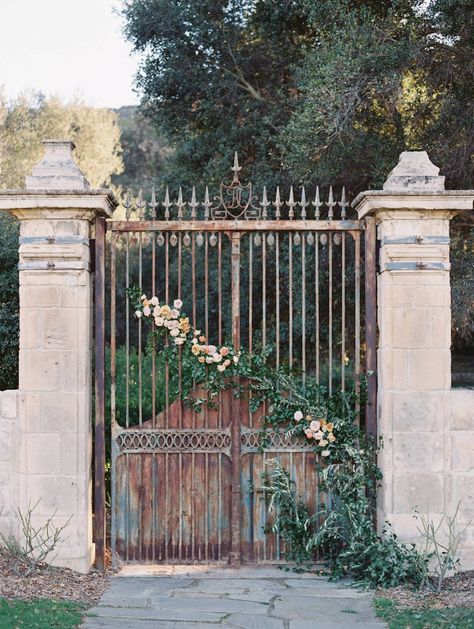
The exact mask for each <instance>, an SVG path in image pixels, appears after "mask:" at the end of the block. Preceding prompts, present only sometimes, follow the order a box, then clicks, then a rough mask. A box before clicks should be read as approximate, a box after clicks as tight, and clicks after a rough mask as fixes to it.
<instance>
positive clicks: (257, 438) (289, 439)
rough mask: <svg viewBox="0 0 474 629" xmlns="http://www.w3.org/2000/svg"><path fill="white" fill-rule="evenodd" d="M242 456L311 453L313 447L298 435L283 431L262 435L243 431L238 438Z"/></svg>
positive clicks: (259, 432)
mask: <svg viewBox="0 0 474 629" xmlns="http://www.w3.org/2000/svg"><path fill="white" fill-rule="evenodd" d="M240 446H241V452H242V454H245V453H248V452H259V451H260V450H261V449H262V446H263V450H264V451H265V452H312V451H313V449H314V448H313V446H312V445H311V444H310V443H308V441H307V440H306V439H304V438H302V437H300V436H298V435H288V434H287V433H286V432H284V431H276V430H267V431H266V432H265V433H264V434H263V433H262V431H261V430H255V429H247V430H245V429H244V430H243V432H242V435H241V438H240Z"/></svg>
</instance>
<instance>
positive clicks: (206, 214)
mask: <svg viewBox="0 0 474 629" xmlns="http://www.w3.org/2000/svg"><path fill="white" fill-rule="evenodd" d="M203 205H204V218H205V220H206V221H207V220H208V219H209V209H210V207H211V202H210V201H209V188H208V187H207V186H206V192H205V193H204V203H203Z"/></svg>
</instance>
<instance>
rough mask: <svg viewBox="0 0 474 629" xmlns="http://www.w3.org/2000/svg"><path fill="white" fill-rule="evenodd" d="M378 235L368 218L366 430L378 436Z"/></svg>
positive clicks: (372, 221)
mask: <svg viewBox="0 0 474 629" xmlns="http://www.w3.org/2000/svg"><path fill="white" fill-rule="evenodd" d="M376 245H377V235H376V226H375V219H374V218H373V217H367V218H366V231H365V250H364V256H365V345H366V349H365V372H366V375H367V404H366V412H365V430H366V432H367V434H368V435H371V436H372V437H374V438H375V437H376V436H377V407H376V397H377V376H376V370H377V320H376V313H377V301H376V300H377V261H376Z"/></svg>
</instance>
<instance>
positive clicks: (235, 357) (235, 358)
mask: <svg viewBox="0 0 474 629" xmlns="http://www.w3.org/2000/svg"><path fill="white" fill-rule="evenodd" d="M238 362H239V357H238V356H234V363H235V364H237V363H238Z"/></svg>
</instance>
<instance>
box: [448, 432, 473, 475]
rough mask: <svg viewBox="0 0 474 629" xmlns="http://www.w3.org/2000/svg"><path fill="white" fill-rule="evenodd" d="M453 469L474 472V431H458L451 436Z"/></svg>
mask: <svg viewBox="0 0 474 629" xmlns="http://www.w3.org/2000/svg"><path fill="white" fill-rule="evenodd" d="M451 469H452V470H453V471H457V472H474V431H469V432H461V431H458V432H455V433H454V434H452V435H451Z"/></svg>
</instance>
